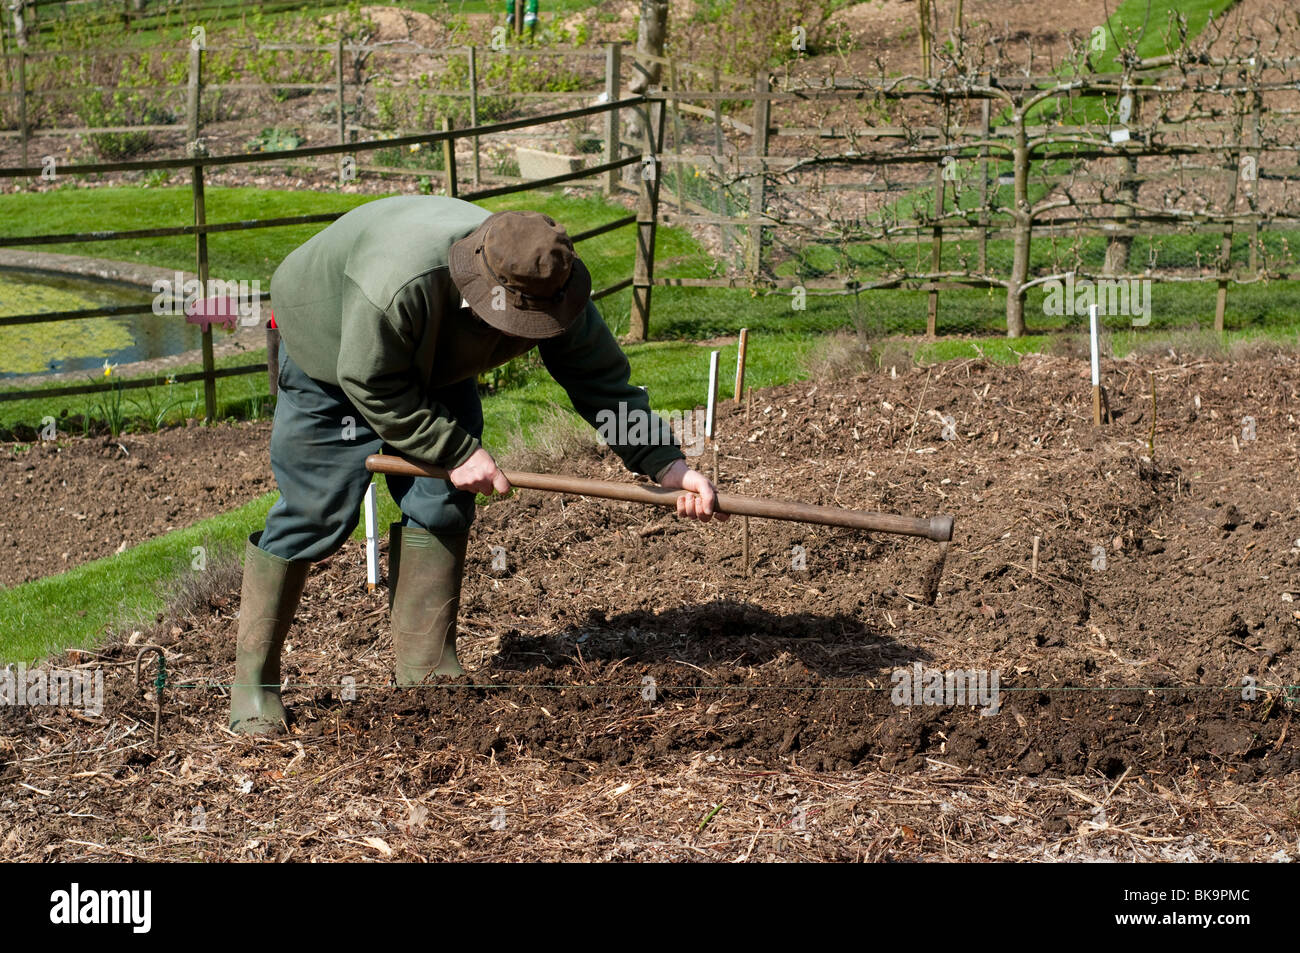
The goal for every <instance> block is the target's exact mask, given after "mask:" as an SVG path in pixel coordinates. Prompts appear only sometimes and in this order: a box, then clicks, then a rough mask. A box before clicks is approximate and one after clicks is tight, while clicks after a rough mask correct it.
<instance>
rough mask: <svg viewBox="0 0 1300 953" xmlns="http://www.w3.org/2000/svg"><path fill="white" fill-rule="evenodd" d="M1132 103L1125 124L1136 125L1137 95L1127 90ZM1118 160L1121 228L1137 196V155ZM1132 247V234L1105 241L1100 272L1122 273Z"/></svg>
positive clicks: (1116, 191)
mask: <svg viewBox="0 0 1300 953" xmlns="http://www.w3.org/2000/svg"><path fill="white" fill-rule="evenodd" d="M1127 95H1128V96H1130V97H1132V98H1131V99H1130V102H1131V103H1132V104H1133V105H1132V106H1131V107H1130V109H1129V121H1128V123H1127V124H1126V125H1134V126H1136V125H1137V113H1138V102H1139V100H1138V97H1137V94H1136V93H1134V92H1129V93H1128V94H1127ZM1118 161H1119V169H1120V182H1119V187H1118V188H1117V189H1116V190H1115V200H1116V201H1115V218H1116V219H1117V220H1118V221H1117V224H1118V225H1119V226H1120V227H1121V228H1127V227H1128V225H1127V219H1128V217H1129V216H1130V215H1132V214H1133V206H1134V205H1135V204H1136V203H1137V198H1138V191H1137V190H1138V182H1137V173H1138V160H1137V156H1121V157H1120V159H1119V160H1118ZM1132 249H1133V236H1132V235H1116V236H1114V237H1113V238H1111V240H1110V241H1109V242H1107V243H1106V260H1105V262H1104V263H1103V264H1102V266H1101V270H1102V274H1105V275H1122V274H1124V273H1125V272H1127V271H1128V260H1129V252H1130V251H1132Z"/></svg>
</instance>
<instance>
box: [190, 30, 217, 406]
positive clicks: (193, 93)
mask: <svg viewBox="0 0 1300 953" xmlns="http://www.w3.org/2000/svg"><path fill="white" fill-rule="evenodd" d="M202 88H203V50H202V49H201V48H199V47H198V46H194V45H191V47H190V81H189V87H188V90H187V94H188V95H187V103H186V107H187V112H188V119H189V122H188V127H187V129H186V133H187V135H188V137H189V150H188V151H189V153H190V156H191V157H192V158H193V159H195V164H194V165H193V166H192V167H191V173H190V175H191V185H192V188H193V192H194V224H195V226H196V227H202V226H204V225H206V224H207V222H208V215H207V209H206V206H205V201H204V196H203V162H202V159H203V156H204V154H205V153H206V152H207V150H206V149H204V148H203V145H202V143H200V142H199V128H200V122H199V106H200V103H201V96H202ZM194 256H195V258H196V259H197V263H198V271H199V286H200V287H201V288H202V297H203V298H205V299H206V298H207V296H208V236H207V233H206V232H203V231H198V232H195V234H194ZM215 374H216V362H215V360H214V358H213V354H212V325H211V324H209V325H207V326H206V327H204V329H203V408H204V415H205V417H206V419H207V420H209V421H213V420H216V419H217V378H216V376H215Z"/></svg>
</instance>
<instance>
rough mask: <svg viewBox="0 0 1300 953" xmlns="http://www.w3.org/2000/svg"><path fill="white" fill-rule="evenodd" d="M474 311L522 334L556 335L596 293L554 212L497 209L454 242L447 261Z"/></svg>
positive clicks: (497, 326) (501, 327)
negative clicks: (550, 213)
mask: <svg viewBox="0 0 1300 953" xmlns="http://www.w3.org/2000/svg"><path fill="white" fill-rule="evenodd" d="M448 267H449V269H450V271H451V280H452V281H454V282H455V283H456V287H457V288H458V289H459V290H460V293H461V297H463V298H464V299H465V300H466V301H467V302H468V303H469V306H470V307H471V308H472V309H473V310H474V313H475V314H476V315H478V316H479V317H480V318H482V319H483V320H484V321H486V322H487V323H488V324H490V325H492V327H494V328H496V329H498V330H500V331H504V332H506V333H507V334H513V335H514V336H516V337H521V338H535V339H538V340H540V339H543V338H552V337H555V336H556V335H558V334H563V333H564V332H565V331H566V330H568V328H569V327H570V326H571V325H572V324H573V322H574V321H575V320H577V318H578V315H579V314H581V313H582V310H583V309H584V308H585V307H586V306H587V301H588V299H589V298H590V297H591V273H590V272H589V271H587V266H586V265H584V264H583V263H582V259H581V258H579V257H578V256H577V255H576V254H575V253H574V251H573V241H572V240H571V239H570V238H569V235H568V233H567V232H565V230H564V229H563V228H561V227H560V226H559V225H557V224H556V223H555V220H554V219H553V218H551V217H550V216H549V215H542V214H541V213H539V212H497V213H495V214H493V215H491V216H489V217H488V218H487V219H486V220H485V221H484V222H483V224H482V225H480V226H479V227H478V228H477V229H475V230H474V231H473V232H471V233H470V234H469V235H467V236H466V237H464V238H462V239H461V240H460V241H458V242H456V243H455V244H454V245H452V246H451V259H450V261H449V262H448Z"/></svg>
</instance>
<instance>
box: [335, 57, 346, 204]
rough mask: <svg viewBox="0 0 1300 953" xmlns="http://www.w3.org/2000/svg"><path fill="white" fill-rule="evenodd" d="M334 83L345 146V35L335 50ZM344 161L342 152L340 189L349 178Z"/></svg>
mask: <svg viewBox="0 0 1300 953" xmlns="http://www.w3.org/2000/svg"><path fill="white" fill-rule="evenodd" d="M334 82H335V85H336V86H337V87H338V89H337V90H335V92H336V93H337V94H338V99H337V102H338V110H339V145H344V144H345V143H346V142H347V141H348V123H347V119H346V118H345V114H344V111H343V96H344V92H343V34H342V33H339V42H338V46H337V47H336V48H335V50H334ZM343 160H344V155H343V153H341V152H340V153H339V186H340V187H342V186H344V185H346V184H347V178H346V176H347V173H346V171H344V170H345V169H346V168H347V166H346V164H345V162H344V161H343Z"/></svg>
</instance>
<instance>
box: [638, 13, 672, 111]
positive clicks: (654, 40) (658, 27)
mask: <svg viewBox="0 0 1300 953" xmlns="http://www.w3.org/2000/svg"><path fill="white" fill-rule="evenodd" d="M667 40H668V0H641V14H640V17H639V18H638V22H637V31H636V51H637V52H638V53H649V54H650V55H651V56H663V55H664V46H665V44H666V43H667ZM662 71H663V65H662V64H661V63H654V62H649V61H645V60H638V61H637V65H636V69H635V70H633V73H632V82H631V83H630V84H628V89H629V90H631V91H632V92H633V93H634V94H639V93H644V92H645V91H646V90H647V89H649V88H650V87H651V86H654V85H656V84H657V83H658V82H659V74H660V73H661V72H662Z"/></svg>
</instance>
